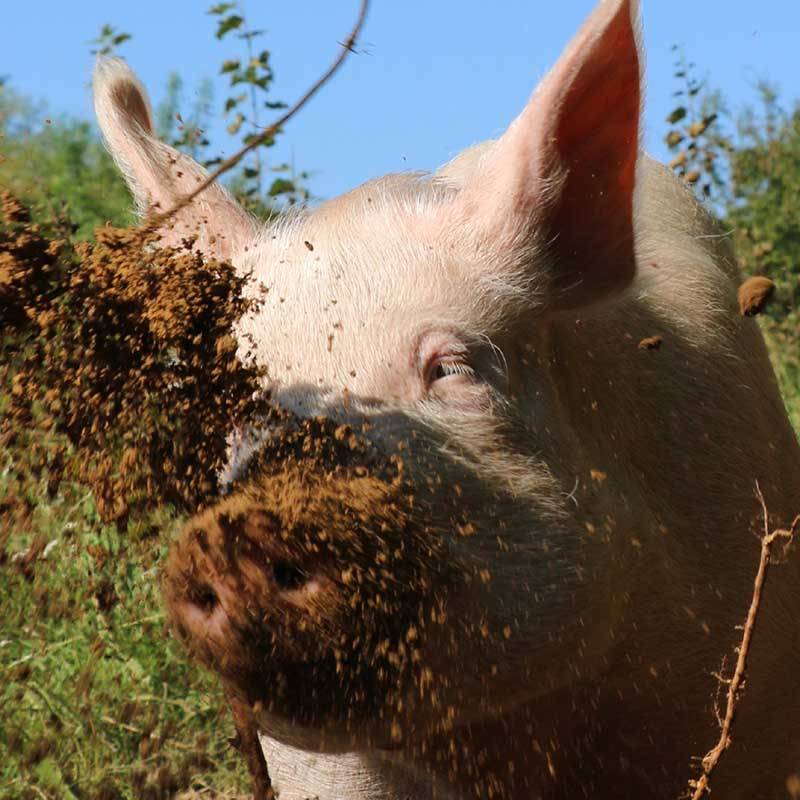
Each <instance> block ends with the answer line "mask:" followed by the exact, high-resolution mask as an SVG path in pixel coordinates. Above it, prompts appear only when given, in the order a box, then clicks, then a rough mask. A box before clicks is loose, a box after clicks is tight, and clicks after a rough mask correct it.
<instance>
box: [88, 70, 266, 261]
mask: <svg viewBox="0 0 800 800" xmlns="http://www.w3.org/2000/svg"><path fill="white" fill-rule="evenodd" d="M92 88H93V91H94V106H95V112H96V114H97V121H98V123H99V125H100V130H101V132H102V134H103V139H104V140H105V142H106V146H107V147H108V150H109V152H110V153H111V155H112V156H113V158H114V160H115V161H116V162H117V164H118V165H119V167H120V169H121V170H122V172H123V174H124V176H125V180H126V181H127V182H128V186H129V187H130V189H131V192H132V193H133V197H134V200H135V201H136V205H137V208H138V210H139V213H140V214H145V213H146V212H147V211H149V210H150V209H155V210H156V211H167V210H169V209H170V208H172V206H173V205H175V203H176V202H177V201H178V200H179V199H180V198H181V197H182V196H183V195H185V194H188V193H189V192H191V191H192V190H193V189H194V188H196V187H197V185H198V183H199V182H201V181H203V180H205V178H206V175H207V174H206V171H205V170H204V169H203V168H202V167H201V166H200V165H199V164H198V163H197V162H196V161H194V160H193V159H192V158H190V157H189V156H187V155H186V154H185V153H181V152H180V151H178V150H175V149H174V148H173V147H170V146H169V145H167V144H164V142H161V141H159V140H158V138H157V137H156V135H155V132H154V130H153V115H152V112H151V110H150V102H149V100H148V97H147V93H146V92H145V90H144V89H143V88H142V85H141V84H140V83H139V81H138V80H137V78H136V76H135V75H134V74H133V72H132V71H131V69H130V68H129V67H128V65H127V64H126V63H125V62H124V61H122V60H121V59H119V58H99V59H98V60H97V64H96V66H95V70H94V76H93V81H92ZM253 230H254V229H253V223H252V221H251V219H250V217H249V216H248V215H247V213H246V212H245V211H244V210H243V209H242V207H241V206H240V205H239V204H238V203H237V202H236V201H235V200H234V199H233V198H232V197H231V196H230V195H229V194H228V192H227V191H225V189H224V188H223V187H222V186H221V185H220V184H218V183H215V184H213V185H211V186H209V187H208V189H206V190H205V191H204V192H202V193H201V194H200V195H199V196H198V197H197V199H195V200H194V201H193V202H192V203H191V204H189V205H188V206H187V207H186V208H185V209H182V210H181V211H180V212H178V213H177V214H176V215H175V216H174V217H173V218H172V219H170V220H169V221H168V222H167V223H165V225H164V226H163V228H162V229H161V230H160V231H159V235H160V240H161V242H162V243H163V244H165V245H170V246H179V245H180V243H181V241H182V240H183V239H186V238H190V237H196V242H195V247H196V248H197V249H198V250H200V251H201V252H202V253H203V254H204V255H206V256H214V257H217V258H223V259H227V258H230V255H231V253H232V252H233V251H234V250H235V249H236V248H237V247H239V246H242V245H243V244H244V243H245V242H247V241H248V240H249V238H250V237H252V235H253Z"/></svg>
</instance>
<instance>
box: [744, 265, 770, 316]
mask: <svg viewBox="0 0 800 800" xmlns="http://www.w3.org/2000/svg"><path fill="white" fill-rule="evenodd" d="M774 292H775V284H774V283H773V282H772V281H771V280H770V279H769V278H766V277H764V276H763V275H756V276H754V277H752V278H748V279H747V280H746V281H745V282H744V283H743V284H742V285H741V286H740V287H739V293H738V297H739V313H740V314H741V315H742V316H743V317H754V316H756V314H760V313H761V312H762V311H763V310H764V309H765V308H766V306H767V303H769V301H770V299H771V298H772V295H773V293H774Z"/></svg>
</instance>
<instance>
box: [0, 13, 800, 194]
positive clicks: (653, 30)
mask: <svg viewBox="0 0 800 800" xmlns="http://www.w3.org/2000/svg"><path fill="white" fill-rule="evenodd" d="M210 5H211V0H160V2H157V1H156V0H136V2H127V3H124V4H123V3H111V2H108V1H107V0H106V2H100V0H73V2H64V0H25V2H11V1H10V0H5V2H4V3H3V15H2V21H0V75H8V76H9V77H10V79H11V83H12V86H14V88H16V89H17V90H19V91H22V92H24V93H26V94H28V95H31V96H33V97H38V98H43V99H45V100H46V101H47V103H48V106H49V111H50V113H51V114H58V113H68V114H71V115H74V116H82V117H89V116H91V114H92V111H91V100H90V94H89V90H88V79H89V74H90V70H91V64H92V57H91V56H90V55H89V49H90V45H89V44H88V42H89V40H90V39H92V38H94V37H95V36H96V35H97V33H98V31H99V29H100V26H101V25H102V24H103V23H105V22H108V23H111V24H112V25H114V26H115V27H116V28H118V29H120V30H125V31H128V32H130V33H132V34H133V39H132V40H131V41H130V42H127V43H125V45H123V47H122V49H121V55H123V56H125V57H126V58H127V60H128V61H129V63H130V64H131V65H132V66H133V68H134V69H135V70H136V71H137V73H138V74H139V76H140V77H141V78H142V80H143V81H144V83H145V85H146V86H147V87H148V89H149V91H150V92H151V95H152V98H153V100H154V102H156V103H157V102H158V100H159V99H160V98H161V97H162V96H163V93H164V86H165V82H166V77H167V75H168V73H169V72H171V71H174V70H177V71H178V72H179V73H180V74H181V75H182V77H183V78H184V80H185V83H186V87H187V96H188V97H190V96H191V92H192V90H194V88H195V87H196V86H197V85H198V83H199V81H200V80H201V79H202V78H204V77H211V78H216V73H217V71H218V69H219V64H220V63H221V62H222V60H223V59H224V58H230V57H235V56H237V55H239V52H238V51H237V47H238V44H239V43H237V42H235V41H234V40H233V39H226V40H225V41H224V42H222V43H220V42H218V41H217V40H216V39H214V38H213V30H214V22H213V20H212V18H211V17H209V16H208V15H207V14H206V10H207V8H208V7H209V6H210ZM243 5H244V9H245V12H246V14H247V16H248V18H249V19H250V20H251V21H252V23H253V24H254V25H255V26H257V27H258V28H264V29H266V30H267V35H266V38H265V39H263V40H262V41H263V42H264V46H265V47H267V48H269V49H270V50H272V52H273V64H274V68H275V71H276V82H275V87H274V88H275V98H274V99H284V100H289V101H291V100H292V99H294V98H296V97H297V96H298V95H299V94H300V93H302V91H304V89H305V88H306V87H307V85H308V84H310V83H311V82H312V81H313V80H314V79H315V78H316V77H317V76H318V75H319V73H320V72H321V71H322V70H323V69H324V68H325V67H326V66H327V65H328V63H329V62H330V61H331V59H332V58H333V56H334V55H335V53H336V51H337V41H339V40H341V39H342V38H343V37H344V35H345V33H346V31H347V30H348V29H349V28H350V26H351V24H352V20H353V19H354V17H355V12H356V9H357V5H358V3H357V0H282V2H276V1H275V0H262V1H261V2H257V1H256V0H244V2H243ZM593 6H594V2H593V0H561V2H553V0H495V2H488V1H487V0H482V1H481V0H426V2H423V1H422V0H373V5H372V9H371V13H370V17H369V20H368V23H367V27H366V29H365V31H364V34H363V36H362V38H361V48H362V50H363V51H364V52H362V53H361V54H359V55H356V56H353V57H351V59H350V60H349V62H348V63H347V64H346V65H345V67H344V69H343V71H342V72H341V73H340V74H338V75H337V76H336V78H335V79H334V81H333V82H332V83H331V84H329V85H328V86H327V87H326V88H325V89H324V90H323V92H322V93H321V95H319V96H318V98H316V99H315V100H314V101H312V104H311V105H310V106H309V107H308V108H307V109H306V110H305V111H304V112H302V113H301V114H300V115H298V116H297V117H296V118H295V119H294V120H293V121H292V122H291V123H290V125H289V127H288V128H287V131H286V134H285V135H284V137H283V141H282V144H281V145H280V147H279V148H275V151H273V155H271V156H270V158H271V159H275V160H277V161H280V160H291V159H293V160H294V163H295V164H296V165H297V166H298V167H299V168H302V169H308V170H312V171H313V172H314V173H315V174H314V176H313V178H312V180H311V184H310V185H311V189H312V191H313V192H314V193H315V194H316V195H318V196H321V197H332V196H335V195H336V194H339V193H340V192H342V191H344V190H346V189H348V188H351V187H353V186H355V185H358V184H359V183H361V182H363V181H364V180H367V179H369V178H371V177H374V176H377V175H381V174H383V173H385V172H389V171H397V170H405V169H432V168H435V167H436V166H437V165H439V164H440V163H442V162H444V161H446V160H447V159H448V158H450V157H451V156H452V155H453V154H455V153H456V152H458V151H459V150H460V149H461V148H463V147H465V146H467V145H470V144H473V143H475V142H478V141H481V140H482V139H485V138H488V137H492V136H496V135H498V134H499V133H500V132H502V130H503V129H504V128H505V126H506V125H507V124H508V123H509V122H510V121H511V120H512V119H513V118H514V116H515V115H516V114H517V113H518V112H519V111H520V110H521V109H522V107H523V106H524V104H525V102H526V100H527V98H528V97H529V95H530V93H531V92H532V91H533V89H534V87H535V85H536V83H537V80H538V79H539V78H540V77H541V76H542V75H543V74H544V73H545V72H546V71H547V69H548V68H549V67H550V66H551V65H552V64H553V62H554V61H555V59H556V58H557V57H558V55H559V53H560V51H561V49H562V47H563V46H564V45H565V44H566V42H567V41H568V40H569V38H570V37H571V36H572V34H573V33H574V32H575V30H576V29H577V27H578V26H579V25H580V23H581V21H582V19H583V18H584V17H585V16H586V14H587V13H588V12H589V11H590V10H591V8H592V7H593ZM643 17H644V26H645V46H646V50H647V57H646V58H647V70H646V71H647V102H646V113H645V143H646V146H647V148H648V149H649V150H650V151H651V152H653V153H654V154H655V155H657V156H659V157H663V155H664V148H663V145H662V143H661V139H662V137H663V134H664V132H665V130H666V125H665V123H664V122H663V120H664V117H665V116H666V114H667V112H668V111H669V109H670V108H671V107H672V105H671V97H670V94H671V92H672V91H673V90H674V89H675V88H676V87H675V83H674V81H673V79H672V71H673V68H672V61H673V57H674V54H673V53H672V52H671V51H670V45H671V44H673V43H678V44H680V45H682V46H684V48H685V51H686V53H687V55H688V56H689V57H690V59H691V60H693V61H695V62H697V64H698V65H699V73H700V75H701V76H705V77H707V78H708V80H709V82H710V84H711V85H713V86H715V87H718V88H720V89H721V90H722V92H723V93H724V95H725V97H726V99H727V101H728V103H729V105H730V106H731V107H732V108H733V109H737V108H740V107H741V106H743V105H745V104H748V103H752V102H753V101H754V100H755V97H756V95H755V88H754V87H755V84H756V82H757V81H758V79H759V78H762V77H765V78H767V79H769V80H771V81H773V82H774V83H776V84H777V85H778V87H779V88H780V89H781V90H782V96H783V97H784V98H785V99H787V100H789V99H793V98H796V97H798V95H800V43H799V42H798V36H799V35H800V0H759V2H751V0H644V2H643ZM217 85H218V89H217V94H216V102H217V104H218V106H221V104H222V101H223V99H224V97H225V96H226V95H225V93H224V84H223V83H222V82H219V81H218V84H217ZM211 136H212V140H213V141H214V143H215V145H216V146H217V148H218V149H219V150H222V151H226V150H227V151H228V152H230V151H231V148H232V143H231V141H230V140H229V139H227V138H226V136H225V134H224V126H223V125H222V124H218V125H215V126H213V127H212V128H211Z"/></svg>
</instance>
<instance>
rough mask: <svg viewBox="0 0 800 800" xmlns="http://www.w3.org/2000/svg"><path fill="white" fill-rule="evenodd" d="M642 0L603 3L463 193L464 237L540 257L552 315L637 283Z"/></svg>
mask: <svg viewBox="0 0 800 800" xmlns="http://www.w3.org/2000/svg"><path fill="white" fill-rule="evenodd" d="M637 17H638V0H604V2H601V3H600V5H599V6H598V7H597V8H596V9H595V11H594V12H593V13H592V15H591V16H590V17H589V18H588V20H587V21H586V22H585V23H584V25H583V27H582V28H581V30H580V31H579V32H578V34H577V36H576V37H575V38H574V39H573V41H572V42H571V43H570V45H569V46H568V47H567V49H566V51H565V52H564V54H563V55H562V56H561V58H560V59H559V61H558V62H557V63H556V65H555V67H554V68H553V69H552V70H551V71H550V73H549V74H548V75H547V76H546V77H545V78H544V80H543V81H542V83H541V84H540V85H539V87H538V89H537V90H536V92H535V93H534V95H533V97H532V98H531V101H530V103H529V104H528V106H527V108H526V109H525V110H524V111H523V112H522V114H521V115H520V116H519V117H518V118H517V119H516V120H515V121H514V122H513V123H512V125H511V127H510V128H509V129H508V131H506V133H505V134H504V135H503V136H502V137H501V138H500V139H499V140H498V141H497V142H496V143H495V145H494V146H493V147H492V149H491V151H490V152H488V153H487V154H486V155H485V156H484V157H482V158H481V162H480V166H479V167H478V169H477V170H476V171H475V172H474V173H473V175H472V178H471V179H469V180H468V181H467V183H466V185H465V186H464V189H463V192H462V195H461V196H462V204H461V208H462V214H466V215H468V217H469V218H470V219H469V223H470V227H471V228H472V229H473V230H477V232H478V235H479V236H480V238H481V239H483V240H484V241H487V240H488V242H489V243H491V244H492V246H498V245H499V246H500V247H502V248H503V250H504V251H505V252H509V251H513V250H514V249H520V248H524V249H528V251H529V250H530V247H531V244H532V240H533V241H534V243H535V242H538V244H539V245H541V246H542V247H544V249H545V254H546V257H545V258H544V259H543V261H544V263H549V265H550V268H551V270H552V272H551V275H550V277H551V282H549V284H548V286H547V287H546V289H544V290H543V291H544V293H545V294H546V298H541V299H543V300H544V303H545V305H546V306H547V307H549V308H574V307H577V306H580V305H583V304H585V303H590V302H594V301H595V300H599V299H601V298H602V297H604V296H607V295H608V294H610V293H612V292H613V291H615V290H618V289H620V288H622V287H624V286H625V285H627V283H628V282H629V281H630V280H631V278H632V277H633V275H634V272H635V258H634V237H633V191H634V185H635V180H636V164H637V157H638V154H639V114H640V106H641V77H640V56H639V44H638V39H639V33H638V19H637Z"/></svg>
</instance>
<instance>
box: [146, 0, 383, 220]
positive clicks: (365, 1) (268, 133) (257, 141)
mask: <svg viewBox="0 0 800 800" xmlns="http://www.w3.org/2000/svg"><path fill="white" fill-rule="evenodd" d="M368 9H369V0H361V5H360V7H359V11H358V17H357V18H356V22H355V24H354V25H353V28H352V29H351V31H350V33H349V34H348V35H347V38H346V39H345V40H344V42H342V43H341V45H340V50H339V54H338V55H337V56H336V58H335V59H334V61H333V63H332V64H331V65H330V67H328V69H327V70H325V72H324V73H323V74H322V75H321V76H320V77H319V78H318V79H317V80H316V81H315V82H314V83H313V84H312V85H311V86H310V87H309V89H307V90H306V92H305V93H304V94H303V95H302V96H301V97H300V98H299V99H298V100H297V101H296V102H295V103H294V104H293V105H292V106H291V107H290V108H288V109H287V111H286V112H285V113H284V114H282V115H281V116H280V117H278V119H276V120H275V121H274V122H273V123H272V124H271V125H270V126H269V127H267V128H265V129H264V130H263V131H262V132H261V133H259V134H257V135H255V136H254V137H253V138H252V139H251V140H250V141H249V142H248V143H246V144H245V145H244V147H242V148H241V149H240V150H238V151H237V152H235V153H234V154H233V155H232V156H230V157H229V158H226V159H225V160H224V161H223V162H222V163H221V164H220V165H219V166H218V167H217V168H216V169H215V170H214V171H213V172H212V173H211V174H210V175H209V176H208V177H207V178H206V179H205V180H204V181H203V182H202V183H200V184H199V185H198V186H197V188H196V189H194V190H193V191H192V192H190V193H189V194H187V195H185V196H184V197H182V198H181V199H180V200H179V201H178V202H177V203H176V204H175V205H174V206H173V207H172V208H170V209H168V210H167V211H165V212H163V213H161V214H156V215H154V216H153V217H151V218H150V223H149V224H150V225H152V226H160V225H163V224H164V223H165V222H167V221H168V220H169V219H171V218H172V217H173V216H174V215H175V214H177V213H178V212H179V211H181V210H182V209H184V208H186V206H187V205H189V203H191V202H192V201H193V200H195V199H196V198H197V197H198V196H199V195H200V194H201V193H202V192H204V191H205V190H206V189H208V187H209V186H211V185H212V184H213V183H214V182H215V181H216V180H217V179H218V178H219V177H221V176H222V175H224V174H225V173H226V172H228V171H229V170H231V169H233V168H234V167H235V166H237V165H238V164H239V163H240V162H241V161H242V159H243V158H245V157H246V156H247V154H248V153H250V152H252V151H253V150H255V148H256V147H259V146H261V145H263V144H264V143H266V142H269V141H271V140H272V139H273V138H274V136H275V135H276V134H277V133H278V132H279V131H280V130H281V129H282V128H283V126H284V125H285V124H286V123H287V122H288V121H289V120H290V119H291V118H292V117H294V116H295V114H297V113H298V112H299V111H300V110H301V109H302V108H303V107H304V106H305V105H306V104H307V103H308V102H309V101H310V100H311V98H312V97H314V95H315V94H316V93H317V92H318V91H319V90H320V89H321V88H322V87H323V86H324V85H325V84H326V83H327V82H328V81H329V80H330V79H331V78H332V77H333V76H334V75H335V74H336V72H337V71H338V70H339V68H340V67H341V66H342V64H343V63H344V62H345V61H346V59H347V56H348V55H349V54H350V53H352V52H354V48H355V43H356V41H357V40H358V36H359V35H360V33H361V30H362V29H363V27H364V22H365V21H366V18H367V11H368Z"/></svg>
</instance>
